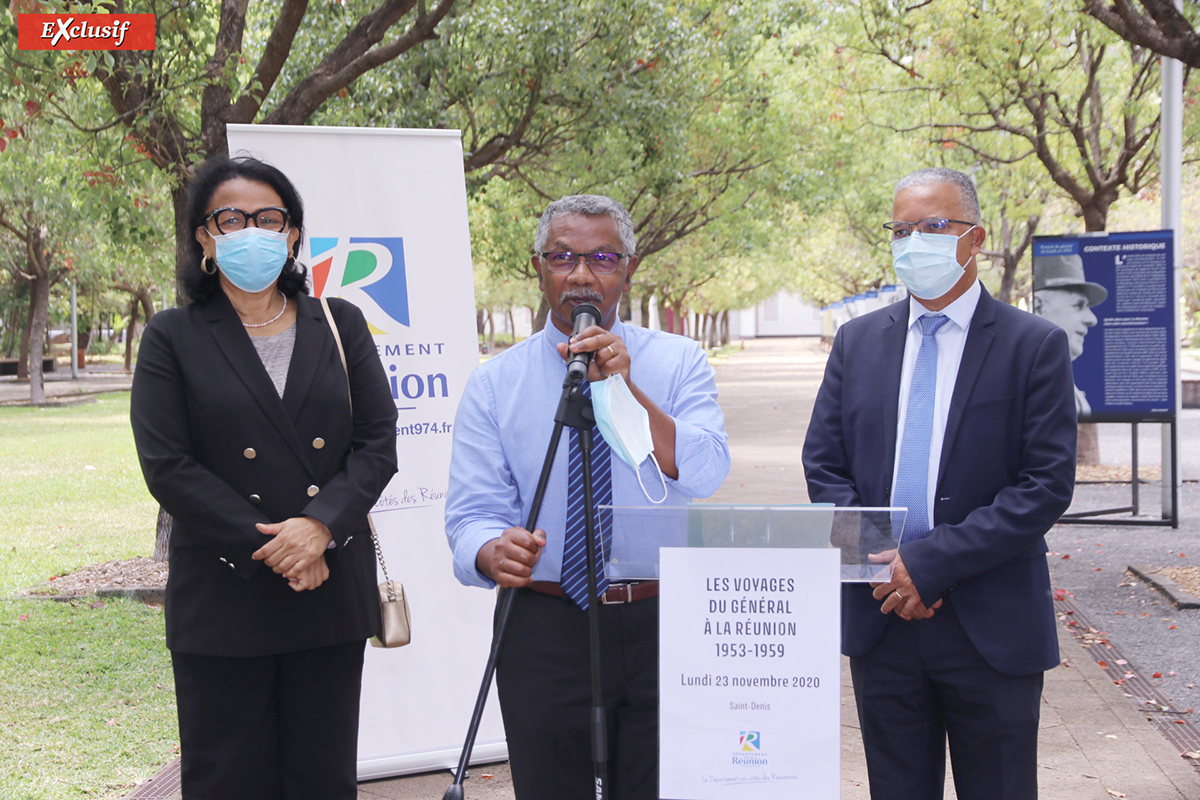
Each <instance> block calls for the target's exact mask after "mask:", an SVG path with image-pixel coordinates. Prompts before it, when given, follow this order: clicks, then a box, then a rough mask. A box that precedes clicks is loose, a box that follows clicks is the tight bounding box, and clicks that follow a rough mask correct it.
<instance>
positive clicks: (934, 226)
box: [883, 217, 975, 239]
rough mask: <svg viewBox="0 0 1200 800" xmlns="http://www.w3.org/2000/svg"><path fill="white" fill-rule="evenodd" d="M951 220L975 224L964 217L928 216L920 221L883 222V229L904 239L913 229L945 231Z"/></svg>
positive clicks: (895, 237) (930, 231) (963, 223)
mask: <svg viewBox="0 0 1200 800" xmlns="http://www.w3.org/2000/svg"><path fill="white" fill-rule="evenodd" d="M951 222H957V223H958V224H959V225H970V226H971V227H974V226H975V223H974V222H967V221H966V220H965V219H946V218H945V217H930V218H929V219H923V220H921V221H920V222H885V223H883V227H884V229H885V230H889V231H891V232H892V239H905V238H907V237H908V236H910V235H911V234H912V232H913V231H917V232H919V233H945V232H946V231H947V229H948V228H949V227H950V223H951Z"/></svg>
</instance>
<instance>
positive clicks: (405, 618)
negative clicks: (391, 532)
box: [367, 514, 412, 647]
mask: <svg viewBox="0 0 1200 800" xmlns="http://www.w3.org/2000/svg"><path fill="white" fill-rule="evenodd" d="M367 524H369V525H370V526H371V541H373V542H374V543H375V555H376V556H378V557H379V566H380V567H381V568H382V569H383V583H381V584H379V619H380V623H379V633H378V635H376V636H372V637H371V646H372V647H403V646H404V645H406V644H408V643H409V642H410V641H412V628H411V627H410V623H411V619H412V618H411V617H410V615H409V613H408V596H407V595H406V594H404V584H402V583H401V582H400V581H394V580H391V579H390V578H388V574H387V564H385V563H384V561H383V550H381V549H380V547H379V536H378V535H376V533H375V523H374V522H372V521H371V516H370V515H369V514H368V515H367Z"/></svg>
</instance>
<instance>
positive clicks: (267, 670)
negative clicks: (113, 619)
mask: <svg viewBox="0 0 1200 800" xmlns="http://www.w3.org/2000/svg"><path fill="white" fill-rule="evenodd" d="M365 644H366V643H365V642H354V643H353V644H345V645H336V646H334V647H321V648H317V649H314V650H302V651H300V652H297V653H283V654H281V655H275V656H262V657H258V658H224V657H218V656H196V655H188V654H186V653H172V654H171V661H172V665H173V667H174V670H175V697H176V700H177V703H178V706H179V738H180V746H181V756H182V759H183V765H182V767H183V774H182V783H183V798H184V800H237V799H238V798H245V800H300V799H301V798H311V800H354V799H355V798H356V797H357V796H358V789H357V774H356V761H357V758H358V706H359V692H360V690H361V688H362V665H363V648H364V646H365Z"/></svg>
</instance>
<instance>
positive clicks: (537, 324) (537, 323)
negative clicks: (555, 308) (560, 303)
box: [533, 297, 550, 333]
mask: <svg viewBox="0 0 1200 800" xmlns="http://www.w3.org/2000/svg"><path fill="white" fill-rule="evenodd" d="M548 316H550V305H549V304H548V303H547V302H546V298H545V297H543V298H542V302H541V303H540V304H539V305H538V310H537V313H536V314H534V315H533V332H534V333H537V332H538V331H540V330H541V329H542V328H544V327H546V317H548Z"/></svg>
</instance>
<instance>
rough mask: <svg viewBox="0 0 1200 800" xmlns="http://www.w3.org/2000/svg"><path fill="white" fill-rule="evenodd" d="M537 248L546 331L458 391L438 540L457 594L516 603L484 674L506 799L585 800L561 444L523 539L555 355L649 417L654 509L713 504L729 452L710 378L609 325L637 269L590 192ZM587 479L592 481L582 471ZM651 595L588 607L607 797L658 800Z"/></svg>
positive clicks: (630, 245)
mask: <svg viewBox="0 0 1200 800" xmlns="http://www.w3.org/2000/svg"><path fill="white" fill-rule="evenodd" d="M534 249H535V255H534V256H533V257H532V263H533V268H534V269H535V270H536V271H537V273H538V279H539V286H540V287H541V289H542V291H543V292H544V294H545V297H546V302H547V304H548V305H549V307H550V317H549V324H548V325H546V327H545V329H544V330H542V331H541V332H539V333H536V334H534V335H533V336H532V337H530V338H529V339H526V340H525V341H523V342H521V343H519V344H517V345H516V346H514V347H512V348H511V349H509V350H508V351H507V352H505V353H502V354H501V355H499V356H497V357H496V358H493V359H491V360H490V361H488V362H487V363H485V364H483V365H482V366H480V367H479V368H478V369H477V370H476V371H475V373H474V374H473V375H472V376H471V378H470V380H469V381H468V383H467V387H466V390H465V392H464V394H463V398H462V401H461V403H460V405H459V408H458V413H457V416H456V418H455V424H454V452H453V458H452V461H451V465H450V487H449V496H448V498H447V502H446V534H447V536H448V537H449V540H450V547H451V549H452V550H453V553H454V572H455V575H456V576H457V577H458V579H459V580H460V581H462V582H463V583H465V584H469V585H475V586H483V587H488V588H491V587H494V586H496V585H500V586H506V587H512V588H514V589H517V590H518V591H517V594H516V596H515V598H514V604H513V611H512V616H511V618H510V621H509V624H508V629H507V632H506V636H505V642H504V646H503V648H502V649H501V652H500V656H499V660H498V662H497V675H496V683H497V690H498V694H499V698H500V706H501V710H502V712H503V715H504V725H505V730H506V732H507V736H508V747H509V757H510V761H511V765H512V772H513V784H514V787H515V789H516V794H517V797H518V798H520V800H529V799H530V798H547V799H548V800H561V799H562V798H572V797H587V796H591V795H592V794H594V789H593V788H592V762H591V753H590V740H589V726H588V717H589V713H590V708H591V695H590V688H589V659H588V620H587V613H586V612H585V611H584V610H583V608H582V607H581V605H580V604H579V602H577V601H575V600H572V599H570V597H568V596H566V595H565V593H564V591H563V588H562V585H561V583H560V581H561V580H562V578H563V575H562V573H563V542H564V536H565V535H566V534H565V531H566V528H567V518H568V495H569V492H570V489H571V487H570V486H569V483H570V481H569V480H568V458H569V456H568V450H569V446H568V442H567V441H566V440H567V438H568V437H566V436H564V437H563V440H562V441H560V444H559V448H558V451H557V453H556V455H555V459H554V468H553V471H552V473H551V476H550V482H549V485H548V488H547V491H546V496H545V500H544V503H543V505H542V508H541V513H540V516H539V518H538V529H537V530H535V531H532V532H531V531H527V530H525V529H524V528H523V527H522V526H523V525H524V524H525V521H526V520H527V518H528V515H529V511H530V506H531V504H532V500H533V494H534V490H535V488H536V484H537V480H538V476H539V474H540V472H541V467H542V463H543V460H544V458H545V455H546V448H547V446H548V444H549V439H550V434H551V431H552V429H553V427H554V415H555V410H556V409H557V407H558V401H559V397H560V395H561V393H562V385H563V380H564V378H565V376H566V358H567V357H568V355H569V354H570V353H578V352H590V353H592V354H593V356H592V360H591V364H590V366H589V372H588V380H589V381H600V380H604V379H605V378H607V377H609V376H611V375H617V374H619V375H621V376H622V378H624V380H625V382H626V383H627V384H628V386H629V389H630V391H631V392H632V394H633V396H634V398H635V399H636V400H637V401H638V403H639V404H640V405H641V406H642V407H643V408H645V409H646V411H647V413H648V415H649V418H650V430H651V435H652V439H653V446H654V450H653V454H654V459H655V461H657V463H658V465H659V468H660V469H661V470H662V473H663V475H664V476H665V478H666V485H667V499H666V504H668V505H684V504H686V503H687V502H688V500H689V499H691V498H692V497H707V496H708V495H710V494H712V493H713V492H714V491H716V489H717V488H718V487H719V486H720V485H721V482H722V481H723V480H724V479H725V476H726V474H727V473H728V472H729V449H728V447H727V446H726V441H725V423H724V416H723V415H722V413H721V409H720V407H719V406H718V405H717V389H716V384H715V382H714V380H713V370H712V368H711V367H710V366H709V364H708V361H707V359H706V357H705V354H704V352H703V351H702V350H701V349H700V347H699V346H698V345H697V344H696V343H695V342H693V341H691V340H689V339H685V338H683V337H680V336H673V335H671V334H666V333H662V332H659V331H650V330H647V329H645V328H640V327H635V326H632V325H626V324H625V323H622V322H621V321H619V320H618V319H617V308H618V306H619V304H620V300H621V295H622V294H623V293H624V292H625V291H628V290H629V288H630V286H631V279H632V276H633V274H634V271H635V270H636V269H637V266H638V257H637V255H635V253H636V243H635V239H634V234H633V223H632V220H631V219H630V217H629V212H628V211H626V209H625V208H624V206H622V205H621V204H620V203H618V202H616V201H614V200H611V199H610V198H607V197H601V196H596V195H577V196H573V197H564V198H562V199H560V200H557V201H555V202H554V203H552V204H550V206H549V207H548V208H547V209H546V212H545V213H544V214H543V216H542V219H541V221H540V223H539V225H538V232H537V240H536V246H535V248H534ZM580 303H591V304H593V305H595V306H596V307H597V309H598V310H599V311H600V317H601V319H600V324H599V325H594V326H592V327H589V328H586V329H584V330H583V331H581V332H580V334H579V335H578V336H577V337H574V338H573V339H572V329H573V326H572V321H571V312H572V310H573V309H574V308H575V306H577V305H579V304H580ZM598 449H599V448H598ZM607 458H608V469H610V470H611V484H612V504H613V505H617V506H622V505H624V506H631V505H645V504H646V497H645V496H644V495H643V492H642V489H641V487H640V486H639V482H638V475H637V473H636V472H635V470H634V469H633V468H632V467H630V466H629V465H628V464H626V463H625V462H624V461H622V460H621V459H620V458H618V457H617V456H616V452H615V450H613V451H612V452H611V453H610V454H609V455H608V457H607ZM639 469H641V470H642V471H643V480H644V482H645V483H646V485H647V486H648V487H649V486H651V481H653V485H655V486H657V485H659V482H658V480H657V477H656V476H655V475H654V466H653V464H652V463H650V462H649V460H648V459H647V461H644V462H643V463H642V464H641V465H640V467H639ZM593 472H594V473H597V472H599V470H598V469H597V465H596V464H595V461H594V463H593ZM655 499H657V496H656V498H655ZM600 502H601V500H600V499H599V498H597V503H598V504H599V503H600ZM597 518H599V515H597ZM657 595H658V583H657V581H638V582H632V583H615V582H614V583H611V584H610V585H609V587H608V588H607V590H605V591H603V592H601V593H600V602H601V603H602V605H601V607H600V623H601V648H602V651H603V660H602V667H603V669H602V673H603V680H604V684H603V692H604V705H605V709H606V711H607V716H608V733H609V747H608V751H609V772H610V775H609V781H610V786H611V787H612V794H613V796H614V797H622V798H643V797H644V798H657V797H658V770H657V763H658V758H657V756H658V685H657V681H658V599H657Z"/></svg>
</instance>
